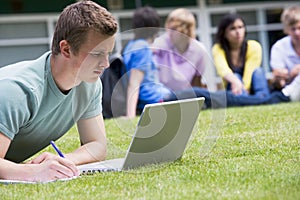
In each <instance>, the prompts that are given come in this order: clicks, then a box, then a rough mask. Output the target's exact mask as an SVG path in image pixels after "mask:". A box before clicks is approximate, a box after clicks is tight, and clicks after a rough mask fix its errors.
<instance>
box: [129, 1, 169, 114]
mask: <svg viewBox="0 0 300 200" xmlns="http://www.w3.org/2000/svg"><path fill="white" fill-rule="evenodd" d="M132 20H133V21H132V28H133V32H134V38H133V39H132V40H130V41H129V42H128V43H127V45H126V46H125V48H124V50H123V60H124V64H125V66H126V71H127V72H128V75H129V82H128V89H127V114H126V115H127V117H128V118H132V117H135V116H136V111H137V110H142V109H143V107H144V106H145V105H146V104H150V103H157V102H161V101H163V97H164V94H163V92H162V90H163V87H162V85H161V83H160V82H159V80H158V74H157V68H156V66H155V64H154V62H153V59H152V51H151V49H150V44H151V43H152V42H153V40H154V38H155V37H156V35H157V33H158V30H159V26H160V18H159V15H158V13H157V12H156V10H155V9H154V8H152V7H149V6H145V7H141V8H138V9H137V10H135V12H134V14H133V18H132Z"/></svg>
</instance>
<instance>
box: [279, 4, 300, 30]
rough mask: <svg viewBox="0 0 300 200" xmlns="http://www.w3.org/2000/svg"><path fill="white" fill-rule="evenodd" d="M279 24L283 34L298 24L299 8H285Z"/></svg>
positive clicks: (299, 18) (299, 19) (299, 20)
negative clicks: (281, 25) (282, 27)
mask: <svg viewBox="0 0 300 200" xmlns="http://www.w3.org/2000/svg"><path fill="white" fill-rule="evenodd" d="M281 22H282V24H283V26H284V31H285V32H287V29H288V28H290V27H291V26H294V25H295V24H296V23H298V22H300V6H291V7H289V8H286V9H285V10H284V11H283V12H282V14H281Z"/></svg>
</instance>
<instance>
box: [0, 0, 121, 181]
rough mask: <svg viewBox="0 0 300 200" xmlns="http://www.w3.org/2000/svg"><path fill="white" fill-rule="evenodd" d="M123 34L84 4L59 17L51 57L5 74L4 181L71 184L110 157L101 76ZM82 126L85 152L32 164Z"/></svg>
mask: <svg viewBox="0 0 300 200" xmlns="http://www.w3.org/2000/svg"><path fill="white" fill-rule="evenodd" d="M116 31H117V22H116V20H115V18H114V17H113V16H112V14H111V13H110V12H108V11H107V10H106V9H105V8H103V7H101V6H100V5H98V4H96V3H95V2H92V1H78V2H76V3H74V4H71V5H69V6H67V7H66V8H65V9H64V10H63V12H62V13H61V14H60V16H59V19H58V21H57V23H56V29H55V32H54V36H53V44H52V51H49V52H46V53H45V54H44V55H42V56H41V57H39V58H38V59H36V60H32V61H24V62H19V63H16V64H12V65H8V66H5V67H2V68H0V93H1V97H0V179H6V180H7V179H10V180H22V181H34V182H44V181H52V180H56V179H62V178H71V177H74V176H78V175H79V173H80V172H79V170H78V169H77V167H76V166H77V165H80V164H84V163H90V162H96V161H100V160H103V159H105V156H106V149H107V144H106V143H107V142H106V133H105V126H104V121H103V117H102V113H101V112H102V106H101V96H102V85H101V82H100V79H99V75H100V74H101V73H102V72H103V70H104V69H105V68H107V67H108V66H109V61H108V55H109V53H110V52H111V51H112V50H113V47H114V41H115V33H116ZM75 123H76V125H77V129H78V133H79V137H80V143H81V146H80V147H79V148H77V149H76V150H75V151H74V152H71V153H66V154H60V156H59V155H55V154H52V153H49V152H44V153H41V154H40V155H39V156H37V157H35V158H33V159H31V160H27V159H30V158H31V157H32V156H34V155H35V154H36V153H38V152H39V151H41V150H42V149H44V148H45V147H47V146H48V145H49V144H50V142H51V141H52V140H57V139H59V138H60V137H62V136H63V135H64V134H65V133H67V131H69V130H70V129H71V128H72V127H73V126H74V124H75ZM25 161H27V162H25Z"/></svg>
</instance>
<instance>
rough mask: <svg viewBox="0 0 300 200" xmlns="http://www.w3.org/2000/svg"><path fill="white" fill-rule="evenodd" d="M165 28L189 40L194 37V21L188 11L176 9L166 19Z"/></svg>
mask: <svg viewBox="0 0 300 200" xmlns="http://www.w3.org/2000/svg"><path fill="white" fill-rule="evenodd" d="M165 27H166V28H168V29H172V30H175V31H178V32H180V33H183V34H185V35H187V36H189V37H191V38H195V37H196V19H195V17H194V15H193V13H191V12H190V11H189V10H187V9H185V8H178V9H175V10H173V11H172V12H171V13H170V14H169V15H168V17H167V20H166V23H165Z"/></svg>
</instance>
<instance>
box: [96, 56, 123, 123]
mask: <svg viewBox="0 0 300 200" xmlns="http://www.w3.org/2000/svg"><path fill="white" fill-rule="evenodd" d="M109 63H110V66H109V67H108V68H107V69H105V70H104V72H103V74H102V75H101V76H100V79H101V82H102V86H103V87H102V108H103V111H102V114H103V117H104V118H106V119H108V118H113V117H119V116H125V115H126V109H127V106H126V101H127V86H128V78H127V74H126V67H125V64H124V62H123V57H122V55H121V54H119V53H115V54H113V55H111V56H110V57H109Z"/></svg>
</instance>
